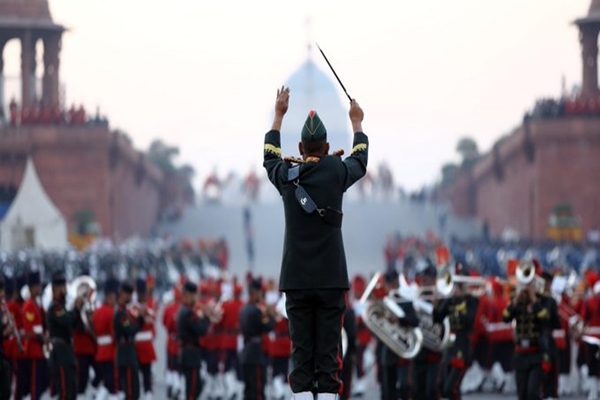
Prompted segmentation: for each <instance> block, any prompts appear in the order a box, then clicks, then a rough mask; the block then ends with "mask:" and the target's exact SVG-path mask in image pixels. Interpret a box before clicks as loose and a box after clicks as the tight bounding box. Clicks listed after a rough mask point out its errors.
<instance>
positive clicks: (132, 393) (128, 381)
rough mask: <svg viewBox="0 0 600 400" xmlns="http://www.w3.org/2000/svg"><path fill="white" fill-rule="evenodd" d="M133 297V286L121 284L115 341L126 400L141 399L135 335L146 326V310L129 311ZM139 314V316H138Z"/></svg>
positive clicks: (114, 323) (118, 367) (143, 308)
mask: <svg viewBox="0 0 600 400" xmlns="http://www.w3.org/2000/svg"><path fill="white" fill-rule="evenodd" d="M132 296H133V285H131V284H130V283H128V282H124V283H122V284H121V288H120V289H119V298H118V300H117V302H118V306H117V309H116V310H115V315H114V317H113V325H114V332H115V341H116V344H117V369H118V375H119V390H120V391H122V392H123V393H125V400H138V399H139V397H140V377H139V366H138V358H137V351H136V348H135V334H136V333H138V332H139V330H140V329H141V328H142V326H143V325H144V318H145V316H146V309H145V307H144V306H140V307H139V309H138V310H135V311H130V310H128V309H127V306H128V305H129V303H131V299H132ZM136 314H137V315H136Z"/></svg>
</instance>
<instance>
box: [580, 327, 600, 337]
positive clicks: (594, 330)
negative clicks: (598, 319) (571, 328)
mask: <svg viewBox="0 0 600 400" xmlns="http://www.w3.org/2000/svg"><path fill="white" fill-rule="evenodd" d="M584 333H585V334H586V335H600V326H588V327H587V328H585V331H584Z"/></svg>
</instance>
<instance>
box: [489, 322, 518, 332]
mask: <svg viewBox="0 0 600 400" xmlns="http://www.w3.org/2000/svg"><path fill="white" fill-rule="evenodd" d="M509 329H510V330H512V326H511V325H510V324H507V323H506V322H490V323H488V324H487V325H486V326H485V330H486V331H487V332H497V331H504V330H509Z"/></svg>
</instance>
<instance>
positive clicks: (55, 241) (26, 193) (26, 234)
mask: <svg viewBox="0 0 600 400" xmlns="http://www.w3.org/2000/svg"><path fill="white" fill-rule="evenodd" d="M67 247H68V240H67V223H66V221H65V218H64V217H63V215H62V214H61V213H60V211H59V210H58V208H56V206H55V205H54V204H53V203H52V200H50V198H49V197H48V195H47V194H46V192H45V191H44V188H43V187H42V184H41V183H40V180H39V178H38V175H37V172H36V170H35V166H34V165H33V161H32V159H31V157H30V158H29V159H28V160H27V166H26V167H25V174H24V176H23V181H22V182H21V187H20V188H19V192H18V193H17V196H16V197H15V199H14V201H13V203H12V204H11V206H10V209H9V210H8V213H7V214H6V215H5V217H4V219H3V220H2V221H0V250H2V251H14V250H20V249H24V248H36V249H44V250H64V249H66V248H67Z"/></svg>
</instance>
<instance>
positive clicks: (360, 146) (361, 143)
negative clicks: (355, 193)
mask: <svg viewBox="0 0 600 400" xmlns="http://www.w3.org/2000/svg"><path fill="white" fill-rule="evenodd" d="M368 158H369V138H368V137H367V135H365V134H364V133H362V132H356V133H355V134H354V143H353V144H352V151H351V152H350V156H349V157H346V159H345V160H344V161H343V163H342V165H343V170H342V187H343V189H344V191H346V190H348V188H349V187H350V186H352V185H354V183H356V181H358V180H359V179H360V178H362V177H363V176H365V174H366V173H367V161H368Z"/></svg>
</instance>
